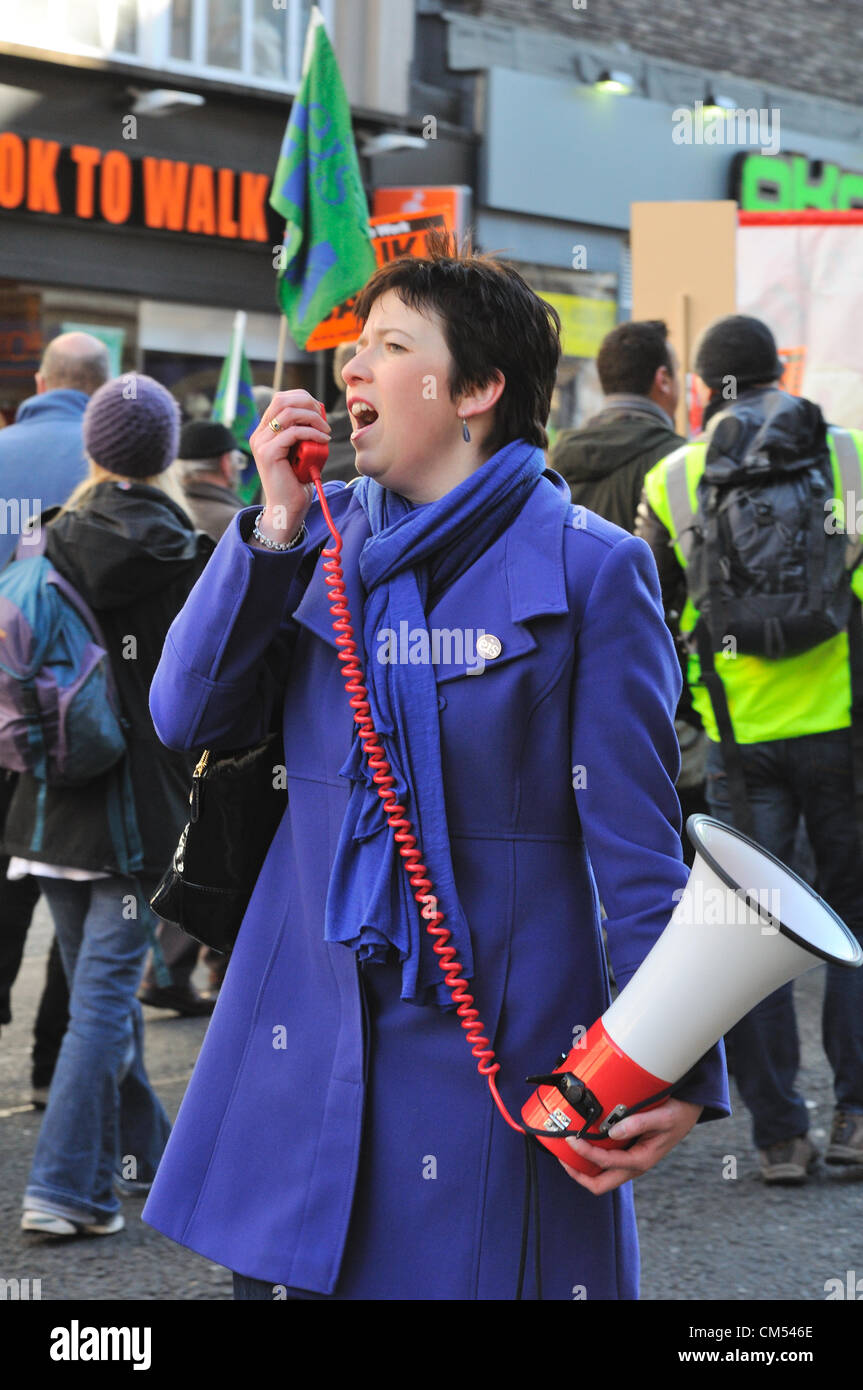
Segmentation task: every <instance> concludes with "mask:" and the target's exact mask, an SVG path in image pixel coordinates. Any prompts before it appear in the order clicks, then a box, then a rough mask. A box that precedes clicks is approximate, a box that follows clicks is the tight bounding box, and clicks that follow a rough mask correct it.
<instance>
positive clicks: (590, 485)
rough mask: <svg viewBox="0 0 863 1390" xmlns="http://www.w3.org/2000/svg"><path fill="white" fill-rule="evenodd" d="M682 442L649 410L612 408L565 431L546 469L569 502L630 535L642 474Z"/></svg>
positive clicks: (559, 438) (678, 436)
mask: <svg viewBox="0 0 863 1390" xmlns="http://www.w3.org/2000/svg"><path fill="white" fill-rule="evenodd" d="M683 443H685V440H684V439H682V438H681V436H680V435H679V434H675V433H674V430H673V429H671V428H670V427H669V426H668V425H665V424H663V422H662V420H660V419H659V417H658V415H655V414H654V413H653V411H650V412H648V411H642V410H637V409H635V408H631V407H618V406H612V407H609V408H607V409H605V410H602V411H600V413H599V414H598V415H595V416H594V417H593V419H592V420H588V421H587V423H586V424H584V425H582V426H581V428H580V429H577V430H564V431H563V432H562V434H560V435H559V437H558V439H557V441H556V442H555V445H554V448H553V449H552V451H551V456H550V460H549V462H550V464H551V467H552V468H554V469H556V470H557V472H558V473H560V474H561V476H562V477H564V478H565V479H566V481H567V482H568V483H569V487H570V492H571V493H572V500H573V502H575V503H577V504H579V505H581V506H582V507H587V508H588V509H589V510H590V511H592V512H598V513H599V515H600V516H604V517H605V518H606V520H607V521H613V522H614V523H615V525H617V526H621V527H622V528H623V530H624V531H632V529H633V526H634V525H635V513H636V511H637V509H638V501H639V498H640V497H641V489H642V484H643V483H644V477H645V474H646V473H648V472H649V470H650V469H651V468H652V467H653V465H654V464H655V463H658V462H659V460H660V459H661V458H665V456H666V454H670V453H673V451H674V450H675V449H676V448H678V447H679V445H681V444H683Z"/></svg>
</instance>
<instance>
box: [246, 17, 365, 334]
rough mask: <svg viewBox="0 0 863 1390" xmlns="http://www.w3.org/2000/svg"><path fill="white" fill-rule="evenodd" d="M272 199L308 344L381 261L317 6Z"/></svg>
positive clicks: (283, 263)
mask: <svg viewBox="0 0 863 1390" xmlns="http://www.w3.org/2000/svg"><path fill="white" fill-rule="evenodd" d="M270 205H271V207H274V208H275V209H276V211H277V212H279V213H281V215H282V216H283V217H284V218H285V236H284V245H283V248H282V253H281V257H280V260H279V265H278V279H277V281H276V295H277V298H278V301H279V305H280V307H281V310H282V313H283V314H284V315H285V317H286V318H287V320H288V327H289V328H290V330H291V334H292V336H293V338H294V340H295V342H297V343H298V344H299V346H300V347H305V345H306V343H307V342H308V339H309V337H310V335H311V334H312V332H313V330H314V329H315V328H316V327H317V325H318V324H319V323H320V322H321V320H322V319H325V318H326V316H327V314H329V313H330V312H331V310H332V309H334V308H335V307H336V305H337V304H341V303H342V301H343V300H345V299H347V298H349V296H350V295H352V294H355V293H356V292H357V290H360V289H362V287H363V285H364V284H365V283H366V280H368V278H369V276H370V275H371V274H372V272H373V270H374V269H375V264H376V261H375V253H374V251H373V249H372V243H371V239H370V237H369V229H368V221H369V209H368V203H367V202H366V195H365V193H364V192H363V185H362V180H361V178H360V166H359V161H358V159H357V152H356V147H355V146H354V137H353V132H352V130H351V109H350V105H349V104H348V99H347V96H346V95H345V89H344V87H343V86H342V79H341V74H340V73H339V68H338V64H337V62H336V55H335V54H334V52H333V49H332V45H331V44H330V40H329V37H328V35H327V31H326V28H325V26H324V21H323V17H322V15H321V12H320V10H319V9H318V8H317V6H314V7H313V9H312V13H311V17H310V19H309V29H308V33H307V34H306V47H305V53H304V56H303V75H302V81H301V83H300V90H299V92H298V93H297V96H296V98H295V100H294V104H293V106H292V108H291V115H290V119H289V121H288V124H287V127H286V129H285V137H284V140H283V141H282V149H281V154H280V155H279V162H278V164H277V165H276V172H275V175H274V176H273V187H272V190H271V192H270Z"/></svg>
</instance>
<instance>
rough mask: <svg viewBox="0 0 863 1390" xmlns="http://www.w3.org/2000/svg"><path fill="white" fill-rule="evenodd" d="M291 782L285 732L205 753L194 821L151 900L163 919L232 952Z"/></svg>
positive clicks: (193, 801)
mask: <svg viewBox="0 0 863 1390" xmlns="http://www.w3.org/2000/svg"><path fill="white" fill-rule="evenodd" d="M280 774H281V775H280ZM285 780H286V779H285V774H284V747H283V744H282V737H281V734H279V733H271V734H269V735H268V736H267V738H265V739H262V740H261V742H260V743H257V744H255V746H254V747H253V748H247V749H244V750H243V751H242V752H237V753H214V752H211V751H209V750H208V751H207V752H205V753H204V754H203V755H202V756H201V759H200V761H199V763H198V766H197V767H196V768H195V772H194V775H193V777H192V789H191V792H190V793H189V804H190V806H191V812H190V815H189V821H188V824H187V825H186V828H185V829H184V831H183V833H182V835H181V836H180V842H179V844H178V845H177V848H176V850H175V852H174V858H173V860H172V862H171V866H170V868H169V869H168V871H167V873H166V874H165V875H164V877H163V879H162V881H161V883H160V884H159V886H158V888H157V889H156V891H155V893H154V894H153V896H152V898H151V899H150V906H151V907H152V908H153V910H154V911H155V912H157V913H158V914H159V916H160V917H163V918H164V919H165V920H166V921H168V922H173V923H174V924H175V925H176V926H178V927H181V928H182V929H183V931H184V932H187V933H188V935H189V936H192V937H194V938H195V940H196V941H201V942H203V944H204V945H205V946H211V947H212V948H213V949H214V950H216V951H222V952H223V953H224V954H225V955H230V953H231V951H232V950H233V947H234V943H235V942H236V939H237V934H238V932H239V930H240V925H241V923H242V920H243V916H244V915H245V911H246V908H247V906H248V903H249V899H250V897H251V896H252V889H253V888H254V886H255V882H256V881H257V877H258V874H259V873H260V871H261V866H262V864H263V862H264V859H265V858H266V855H267V850H268V849H269V847H270V845H271V844H272V840H273V836H274V835H275V833H276V829H277V827H278V824H279V821H280V820H281V818H282V815H283V813H284V810H285V807H286V806H287V804H288V793H287V789H286V787H285V786H284V785H282V783H284V782H285Z"/></svg>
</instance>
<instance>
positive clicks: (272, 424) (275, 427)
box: [267, 420, 282, 434]
mask: <svg viewBox="0 0 863 1390" xmlns="http://www.w3.org/2000/svg"><path fill="white" fill-rule="evenodd" d="M267 424H268V425H269V427H270V429H271V430H272V431H273V434H278V432H279V430H280V429H281V428H282V427H281V425H280V424H279V422H278V420H268V421H267Z"/></svg>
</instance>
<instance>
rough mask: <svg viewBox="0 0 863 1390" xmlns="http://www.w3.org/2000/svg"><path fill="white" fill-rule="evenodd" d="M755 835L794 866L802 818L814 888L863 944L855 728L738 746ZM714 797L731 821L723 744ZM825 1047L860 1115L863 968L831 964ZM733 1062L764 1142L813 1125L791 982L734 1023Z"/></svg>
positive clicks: (714, 765)
mask: <svg viewBox="0 0 863 1390" xmlns="http://www.w3.org/2000/svg"><path fill="white" fill-rule="evenodd" d="M739 750H740V755H741V760H742V763H743V774H744V778H745V781H746V789H747V793H748V797H749V802H750V805H751V807H752V815H753V820H754V823H755V838H756V840H757V841H758V842H759V844H761V845H763V846H764V848H765V849H766V850H769V851H770V853H771V854H775V855H776V858H777V859H781V860H782V862H783V863H784V864H788V863H790V862H791V861H792V860H793V857H794V840H795V834H796V830H797V824H798V821H799V818H800V816H801V815H802V816H803V820H804V823H805V825H806V832H807V834H808V836H809V840H810V843H811V845H812V852H813V855H814V858H815V867H816V871H817V880H818V881H817V890H818V892H819V893H820V895H821V896H822V897H823V898H824V899H825V900H826V902H828V903H829V905H830V906H831V907H832V908H833V909H834V911H835V912H837V913H838V914H839V916H840V917H841V918H842V919H843V921H844V922H845V924H846V926H848V927H849V928H850V930H851V931H852V932H853V933H854V935H855V936H856V937H857V939H858V940H859V941H861V942H863V864H861V856H860V847H859V843H858V838H857V825H856V816H855V801H854V775H853V756H852V745H851V730H850V729H834V730H832V731H831V732H829V733H824V734H806V735H804V736H803V737H800V738H788V739H776V740H773V741H771V742H769V743H746V744H740V745H739ZM707 801H708V804H709V806H710V811H711V814H712V815H714V816H715V817H716V818H717V820H721V821H725V822H726V823H727V824H729V825H733V824H734V821H733V818H732V814H731V808H730V802H729V798H728V784H727V779H726V776H725V771H724V767H723V761H722V749H721V747H720V745H719V744H718V743H711V745H710V748H709V750H708V754H707ZM822 1037H823V1042H824V1051H825V1053H826V1054H827V1059H828V1061H829V1062H830V1066H831V1068H832V1070H833V1079H834V1089H835V1096H836V1107H837V1109H839V1110H844V1111H846V1112H850V1113H852V1114H863V966H861V967H860V968H859V969H857V970H849V969H848V968H847V967H842V966H838V965H829V964H828V965H827V966H826V983H825V990H824V1007H823V1013H822ZM726 1044H727V1046H728V1054H729V1065H730V1068H731V1070H732V1071H733V1074H734V1076H735V1078H736V1080H737V1085H738V1088H739V1090H740V1094H741V1096H742V1097H743V1101H744V1104H745V1105H746V1108H747V1109H748V1110H749V1112H750V1115H751V1116H752V1121H753V1137H754V1140H755V1144H756V1146H757V1147H758V1148H759V1149H765V1148H767V1147H768V1146H769V1145H771V1144H776V1143H779V1142H780V1141H781V1140H783V1139H791V1138H793V1137H794V1136H795V1135H798V1134H805V1133H806V1132H807V1130H808V1128H809V1117H808V1114H807V1110H806V1105H805V1103H804V1101H803V1099H802V1097H801V1096H799V1095H798V1094H797V1092H796V1091H795V1089H794V1086H795V1081H796V1077H797V1070H798V1066H799V1061H800V1053H799V1046H798V1038H797V1022H796V1019H795V1016H794V999H793V994H792V986H791V984H787V985H783V986H782V988H781V989H777V990H776V991H775V992H774V993H773V994H770V995H768V997H767V998H766V999H765V1000H763V1001H762V1002H761V1003H760V1004H758V1005H757V1006H756V1007H755V1008H754V1009H753V1010H752V1011H751V1013H749V1014H747V1015H746V1017H745V1018H742V1019H741V1020H740V1022H739V1023H738V1024H736V1025H735V1027H734V1028H732V1029H731V1031H730V1033H729V1034H728V1037H727V1038H726Z"/></svg>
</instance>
